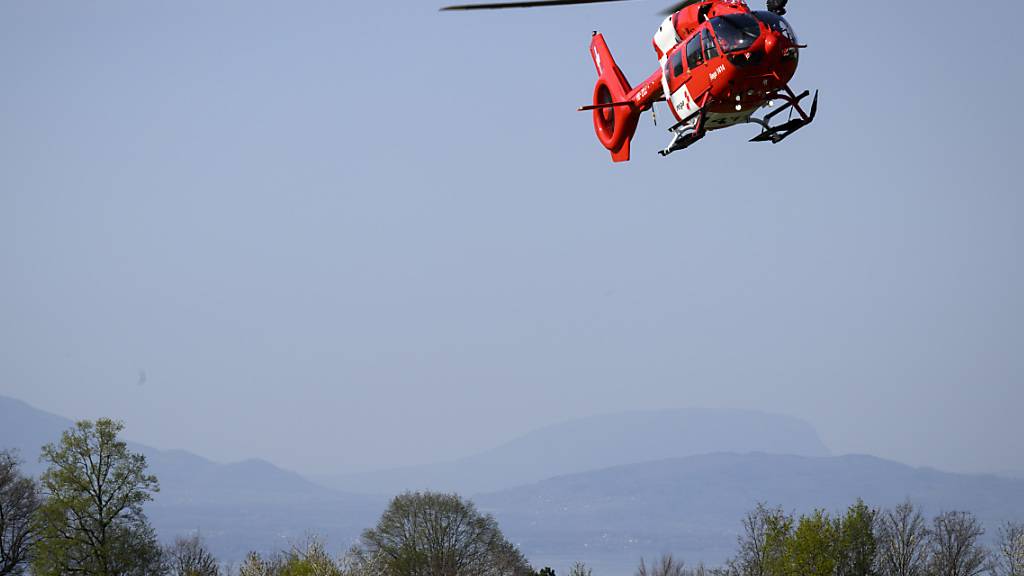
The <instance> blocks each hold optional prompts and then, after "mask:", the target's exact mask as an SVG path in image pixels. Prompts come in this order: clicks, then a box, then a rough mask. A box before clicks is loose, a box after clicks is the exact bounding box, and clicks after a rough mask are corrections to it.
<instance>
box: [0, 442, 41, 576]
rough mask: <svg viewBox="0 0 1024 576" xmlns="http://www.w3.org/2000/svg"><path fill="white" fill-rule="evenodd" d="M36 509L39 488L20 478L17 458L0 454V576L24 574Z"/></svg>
mask: <svg viewBox="0 0 1024 576" xmlns="http://www.w3.org/2000/svg"><path fill="white" fill-rule="evenodd" d="M38 508H39V489H38V487H37V486H36V483H35V482H33V481H32V479H31V478H28V477H26V476H23V475H22V474H21V470H20V469H19V462H18V459H17V457H16V456H15V455H14V453H12V452H8V451H0V576H20V575H21V574H23V573H24V572H25V568H26V566H27V565H28V563H29V561H30V560H31V558H30V553H31V551H32V549H33V545H34V544H35V540H36V530H35V527H34V526H33V522H32V518H33V516H34V515H35V514H36V510H37V509H38Z"/></svg>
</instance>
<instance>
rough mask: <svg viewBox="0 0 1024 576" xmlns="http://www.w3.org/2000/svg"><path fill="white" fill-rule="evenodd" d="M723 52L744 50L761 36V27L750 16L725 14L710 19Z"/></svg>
mask: <svg viewBox="0 0 1024 576" xmlns="http://www.w3.org/2000/svg"><path fill="white" fill-rule="evenodd" d="M711 26H712V27H714V29H715V36H718V43H719V44H720V45H721V46H722V51H723V52H727V53H728V52H738V51H740V50H746V49H747V48H750V46H751V45H752V44H753V43H754V41H755V40H757V38H758V37H759V36H760V35H761V26H760V25H759V24H758V23H757V20H755V19H754V17H753V16H751V15H750V14H726V15H724V16H717V17H715V18H712V19H711Z"/></svg>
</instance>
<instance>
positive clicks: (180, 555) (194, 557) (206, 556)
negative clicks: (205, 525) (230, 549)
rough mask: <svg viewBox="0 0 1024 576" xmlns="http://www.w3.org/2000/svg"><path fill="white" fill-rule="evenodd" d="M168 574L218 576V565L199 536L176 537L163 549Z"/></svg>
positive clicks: (175, 575) (174, 575) (177, 575)
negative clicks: (171, 543) (172, 542)
mask: <svg viewBox="0 0 1024 576" xmlns="http://www.w3.org/2000/svg"><path fill="white" fill-rule="evenodd" d="M164 558H165V562H166V567H167V571H168V573H169V576H220V566H219V565H218V564H217V559H216V558H214V556H213V554H211V553H210V551H209V550H207V549H206V546H205V545H204V544H203V541H202V539H201V538H199V536H192V537H191V538H177V539H176V540H175V541H174V544H173V545H172V546H169V547H168V548H167V550H165V551H164Z"/></svg>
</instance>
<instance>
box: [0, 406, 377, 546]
mask: <svg viewBox="0 0 1024 576" xmlns="http://www.w3.org/2000/svg"><path fill="white" fill-rule="evenodd" d="M72 425H73V422H72V421H71V420H68V419H66V418H62V417H60V416H55V415H53V414H49V413H47V412H43V411H41V410H38V409H36V408H33V407H31V406H29V405H28V404H26V403H24V402H21V401H19V400H15V399H13V398H6V397H3V396H0V449H2V448H15V449H17V450H18V451H19V452H20V454H21V458H22V460H24V466H23V469H24V471H25V472H26V473H29V474H32V475H38V474H40V473H41V472H42V471H43V469H44V467H43V465H41V464H40V463H39V462H38V458H39V451H40V448H41V447H42V446H43V445H44V444H46V443H50V442H56V441H57V440H59V439H60V435H61V433H62V432H63V431H64V430H67V429H68V428H70V427H71V426H72ZM129 446H130V447H131V449H132V450H134V451H136V452H141V453H143V454H145V455H146V460H147V462H148V463H149V470H150V471H151V472H152V473H153V474H155V475H156V476H157V478H158V479H159V480H160V493H159V494H157V496H156V499H155V501H154V502H152V503H150V504H147V505H146V513H147V514H148V516H149V518H150V520H151V521H152V523H153V527H154V528H156V530H157V533H158V534H159V535H160V537H161V538H162V539H164V540H173V538H174V537H175V536H176V535H181V534H186V533H190V532H193V531H199V532H201V533H202V534H203V537H204V538H205V539H206V540H207V542H208V543H209V544H210V546H211V548H212V549H213V550H214V552H216V553H217V555H218V556H219V557H220V558H221V559H223V560H225V561H237V560H239V559H241V558H242V557H243V556H244V555H245V553H246V552H248V551H249V550H278V549H281V548H285V547H287V546H288V545H289V543H290V542H293V541H297V540H299V539H301V538H303V537H305V536H306V535H310V534H317V535H321V536H323V537H324V538H325V539H327V540H328V542H329V543H330V544H332V545H333V546H336V547H338V548H343V547H345V546H346V545H347V544H348V543H350V542H352V541H353V540H354V539H355V538H357V537H358V536H359V534H360V532H361V531H362V530H363V529H365V528H366V527H368V526H371V525H372V524H374V523H376V521H377V519H378V518H379V516H380V513H381V512H382V511H383V510H384V507H385V506H386V504H387V502H386V500H385V499H384V498H380V497H373V496H362V495H354V494H345V493H341V492H337V491H335V490H331V489H328V488H324V487H323V486H320V485H317V484H314V483H312V482H310V481H308V480H306V479H305V478H303V477H301V476H299V475H298V474H295V473H294V472H289V471H287V470H283V469H281V468H278V467H276V466H274V465H273V464H270V463H269V462H265V461H262V460H247V461H245V462H239V463H234V464H220V463H216V462H212V461H210V460H207V459H205V458H202V457H200V456H197V455H195V454H192V453H190V452H185V451H182V450H157V449H155V448H151V447H149V446H144V445H140V444H133V443H129Z"/></svg>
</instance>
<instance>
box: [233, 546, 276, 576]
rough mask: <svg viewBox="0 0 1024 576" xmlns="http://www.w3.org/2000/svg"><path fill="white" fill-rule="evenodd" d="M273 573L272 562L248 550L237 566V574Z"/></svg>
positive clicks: (254, 575)
mask: <svg viewBox="0 0 1024 576" xmlns="http://www.w3.org/2000/svg"><path fill="white" fill-rule="evenodd" d="M275 573H276V572H275V571H274V566H273V564H272V563H271V562H267V561H265V560H263V557H262V556H260V555H259V554H258V553H256V552H249V554H247V555H246V557H245V560H243V561H242V564H241V565H240V566H239V567H238V576H271V575H273V574H275Z"/></svg>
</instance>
